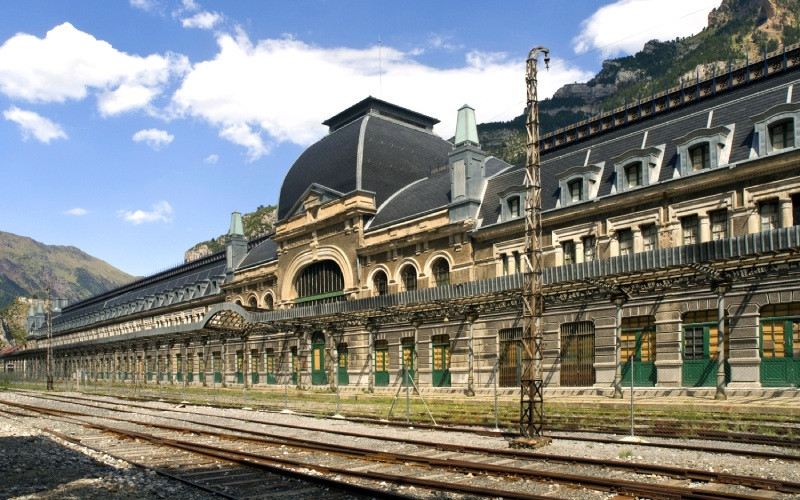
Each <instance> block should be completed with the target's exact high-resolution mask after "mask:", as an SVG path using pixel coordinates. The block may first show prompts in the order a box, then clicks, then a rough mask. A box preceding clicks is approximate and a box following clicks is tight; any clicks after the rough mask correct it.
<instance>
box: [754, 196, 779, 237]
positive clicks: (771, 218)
mask: <svg viewBox="0 0 800 500" xmlns="http://www.w3.org/2000/svg"><path fill="white" fill-rule="evenodd" d="M758 214H759V216H760V218H761V230H762V231H769V230H771V229H778V200H772V201H765V202H762V203H759V205H758Z"/></svg>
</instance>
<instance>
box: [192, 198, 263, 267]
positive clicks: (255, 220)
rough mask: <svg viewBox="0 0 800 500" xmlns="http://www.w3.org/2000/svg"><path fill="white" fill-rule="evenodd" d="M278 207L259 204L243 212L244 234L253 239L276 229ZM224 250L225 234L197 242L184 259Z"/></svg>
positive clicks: (196, 257)
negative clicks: (249, 210) (248, 211)
mask: <svg viewBox="0 0 800 500" xmlns="http://www.w3.org/2000/svg"><path fill="white" fill-rule="evenodd" d="M277 208H278V207H276V206H275V205H267V206H264V205H259V207H258V208H257V209H256V210H255V212H250V213H246V214H243V215H242V224H243V225H244V236H245V237H246V238H247V239H248V240H252V239H255V238H258V237H261V236H266V235H268V234H270V233H271V232H272V231H274V229H275V222H276V221H277V218H278V213H277V211H276V209H277ZM222 250H225V235H224V234H223V235H220V236H218V237H216V238H213V239H210V240H206V241H201V242H200V243H198V244H196V245H195V246H193V247H192V248H190V249H189V250H187V251H186V253H184V255H183V259H184V261H185V262H191V261H193V260H197V259H200V258H202V257H205V256H206V255H211V254H212V253H216V252H220V251H222Z"/></svg>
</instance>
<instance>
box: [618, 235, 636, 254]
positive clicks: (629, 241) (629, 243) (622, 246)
mask: <svg viewBox="0 0 800 500" xmlns="http://www.w3.org/2000/svg"><path fill="white" fill-rule="evenodd" d="M617 238H618V239H619V254H620V255H631V254H632V253H633V231H631V230H630V229H621V230H619V231H617Z"/></svg>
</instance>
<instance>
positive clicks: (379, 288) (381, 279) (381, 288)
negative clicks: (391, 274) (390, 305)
mask: <svg viewBox="0 0 800 500" xmlns="http://www.w3.org/2000/svg"><path fill="white" fill-rule="evenodd" d="M372 284H373V285H374V286H375V292H376V293H377V294H378V295H386V293H387V292H388V290H389V279H388V278H387V277H386V273H385V272H383V271H377V272H376V273H375V274H374V275H373V277H372Z"/></svg>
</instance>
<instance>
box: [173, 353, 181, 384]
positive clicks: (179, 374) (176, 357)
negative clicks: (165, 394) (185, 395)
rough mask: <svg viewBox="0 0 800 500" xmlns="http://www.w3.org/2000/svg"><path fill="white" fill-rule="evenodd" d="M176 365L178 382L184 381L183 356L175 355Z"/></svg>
mask: <svg viewBox="0 0 800 500" xmlns="http://www.w3.org/2000/svg"><path fill="white" fill-rule="evenodd" d="M175 365H176V366H177V368H176V369H177V370H178V373H177V374H176V379H177V381H178V382H183V356H181V355H180V354H178V355H177V356H175Z"/></svg>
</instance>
